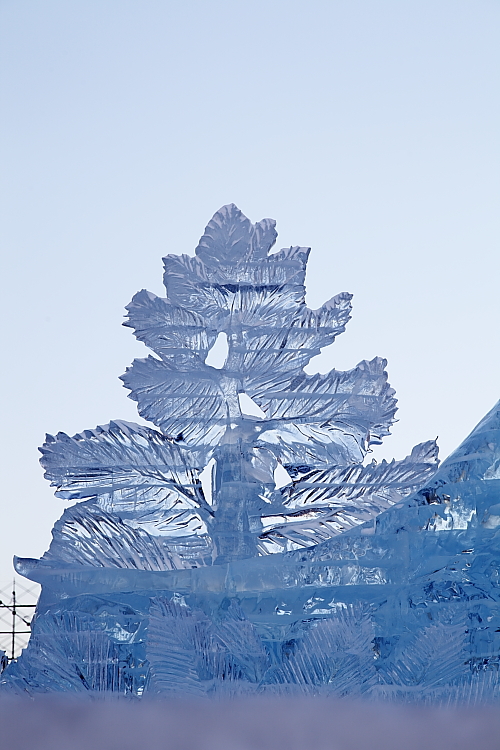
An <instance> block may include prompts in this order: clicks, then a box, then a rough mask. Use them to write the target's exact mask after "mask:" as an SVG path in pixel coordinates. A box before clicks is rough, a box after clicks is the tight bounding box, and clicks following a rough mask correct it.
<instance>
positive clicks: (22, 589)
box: [0, 579, 40, 671]
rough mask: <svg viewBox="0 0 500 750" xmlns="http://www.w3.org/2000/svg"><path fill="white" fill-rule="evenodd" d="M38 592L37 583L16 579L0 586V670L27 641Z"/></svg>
mask: <svg viewBox="0 0 500 750" xmlns="http://www.w3.org/2000/svg"><path fill="white" fill-rule="evenodd" d="M39 592H40V586H38V584H32V585H31V586H25V585H24V583H21V582H20V581H19V580H17V579H14V580H13V581H12V583H11V584H9V585H6V586H2V588H0V650H1V651H4V652H5V655H4V656H3V659H2V662H3V663H2V664H1V665H0V671H1V668H2V667H5V666H6V664H7V663H8V662H9V661H12V660H13V659H17V657H18V656H19V655H20V653H21V651H22V650H23V648H25V647H26V644H27V643H28V640H29V637H30V633H31V620H32V618H33V615H34V613H35V607H36V602H37V599H38V594H39ZM0 658H1V656H0Z"/></svg>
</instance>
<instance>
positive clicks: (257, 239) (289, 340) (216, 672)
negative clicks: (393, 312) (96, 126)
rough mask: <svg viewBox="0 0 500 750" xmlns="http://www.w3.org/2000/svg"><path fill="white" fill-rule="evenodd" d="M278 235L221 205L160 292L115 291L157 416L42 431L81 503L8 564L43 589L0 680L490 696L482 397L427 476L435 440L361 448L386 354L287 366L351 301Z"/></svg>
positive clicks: (134, 388) (498, 502)
mask: <svg viewBox="0 0 500 750" xmlns="http://www.w3.org/2000/svg"><path fill="white" fill-rule="evenodd" d="M275 239H276V233H275V230H274V222H272V221H271V220H268V219H266V220H264V221H262V222H259V223H258V224H255V225H252V224H251V223H250V221H249V220H248V219H247V218H246V217H245V216H243V214H242V213H241V212H240V211H239V210H238V209H237V208H236V207H235V206H234V205H230V206H226V207H224V208H222V209H221V210H220V211H219V212H218V213H217V214H215V216H214V217H213V219H212V220H211V222H210V223H209V225H208V226H207V228H206V230H205V234H204V235H203V237H202V239H201V240H200V244H199V245H198V247H197V249H196V257H190V256H175V255H170V256H167V257H166V258H165V259H164V260H165V276H164V280H165V286H166V289H167V296H166V298H159V297H156V296H155V295H153V294H151V293H149V292H146V291H144V290H143V291H141V292H139V293H138V294H136V295H135V297H134V298H133V300H132V302H131V303H130V305H129V306H128V308H127V310H128V321H127V323H126V325H128V326H130V327H131V328H133V329H134V331H135V335H136V336H137V338H138V339H139V340H140V341H143V342H144V343H145V344H146V345H147V346H148V347H149V348H150V349H151V350H152V351H153V352H154V354H155V356H149V357H147V358H146V359H142V360H135V361H134V363H133V364H132V366H131V367H130V368H129V369H128V370H127V372H126V374H125V375H124V376H123V378H122V379H123V381H124V384H125V386H126V387H127V388H128V389H129V390H130V391H131V393H130V396H131V398H133V399H134V400H136V401H137V404H138V409H139V413H140V414H141V415H142V416H143V417H144V418H146V419H148V420H149V421H150V422H153V423H154V424H155V425H157V427H158V428H159V429H157V430H155V429H151V428H147V427H142V426H139V425H134V424H129V423H125V422H118V421H116V422H111V423H110V424H109V425H106V426H104V427H98V428H96V429H95V430H86V431H84V432H83V433H81V434H78V435H75V436H73V437H69V436H67V435H65V434H64V433H59V434H58V435H56V436H55V437H51V436H48V437H47V441H46V443H45V444H44V446H43V448H42V449H41V450H42V464H43V466H44V468H45V470H46V477H47V479H49V480H50V481H51V483H52V485H53V486H54V487H56V494H57V495H58V496H59V497H62V498H66V499H71V500H79V501H80V502H78V503H77V504H75V505H73V506H71V507H70V508H68V509H67V510H66V511H65V512H64V514H63V516H62V517H61V519H60V520H59V521H58V522H57V523H56V524H55V527H54V531H53V540H52V543H51V545H50V548H49V550H48V551H47V552H46V553H45V555H44V556H43V557H42V558H41V560H30V559H18V560H17V563H16V565H17V570H18V571H19V572H20V573H22V574H23V575H25V576H27V577H29V578H30V579H31V580H35V581H38V582H40V583H41V584H42V595H41V597H40V601H39V604H38V608H37V614H36V618H35V621H34V625H33V633H32V637H31V640H30V644H29V647H28V649H27V651H26V652H24V653H23V655H22V656H21V658H20V659H19V660H18V661H17V662H16V663H13V664H11V665H10V666H9V668H8V669H7V670H6V671H5V672H4V673H3V675H2V684H3V689H4V690H14V691H28V692H30V693H36V692H40V691H41V692H46V691H76V692H80V691H82V690H83V691H89V690H90V691H102V690H108V691H114V692H116V693H118V694H133V695H142V694H143V693H144V692H149V693H151V694H168V693H191V694H193V695H206V694H209V695H211V694H218V693H224V694H229V695H232V694H238V693H247V692H265V691H271V692H279V693H282V692H294V691H299V692H308V693H311V692H312V693H327V694H329V693H332V694H336V695H356V694H370V695H384V696H386V697H391V698H392V697H395V698H402V699H406V700H429V701H436V700H443V701H450V700H475V699H477V698H482V697H488V698H493V697H496V696H497V674H498V663H499V646H500V644H499V643H498V642H497V640H498V638H497V635H496V632H497V629H498V630H499V632H500V623H499V622H498V612H497V604H496V601H497V594H496V593H495V592H496V591H497V588H496V587H497V585H498V582H497V578H498V565H500V563H499V562H498V560H500V550H499V549H498V543H497V542H495V539H496V535H497V533H498V527H500V510H499V508H500V496H499V491H498V481H499V480H498V478H497V476H500V474H499V470H498V465H497V464H498V463H499V462H500V458H499V456H500V448H499V440H498V434H499V433H498V431H499V424H498V422H499V416H498V414H499V412H498V410H497V411H495V410H494V411H493V412H492V413H491V414H490V415H488V417H487V418H486V419H485V421H484V422H483V423H481V425H479V426H478V428H477V429H476V431H475V432H474V433H473V434H472V435H471V436H470V438H468V440H467V441H466V442H465V443H464V444H463V446H462V447H461V448H460V449H459V450H458V451H457V453H456V454H454V455H453V456H452V457H451V458H450V459H448V460H447V461H446V462H445V463H444V464H443V466H442V467H441V469H440V470H439V471H438V472H437V473H436V470H437V447H436V445H435V443H434V442H433V441H431V442H428V443H423V444H421V445H418V446H416V447H415V448H414V449H413V451H412V452H411V454H410V455H409V456H408V457H407V458H406V459H405V460H404V461H392V462H390V463H387V462H386V461H383V462H382V463H381V464H376V463H375V462H372V463H367V464H366V463H364V461H365V457H366V454H367V452H368V451H369V447H370V444H373V443H379V442H380V441H381V440H382V439H383V437H384V436H385V435H387V434H388V433H389V429H390V426H391V423H392V421H393V417H394V413H395V411H396V401H395V398H394V391H393V389H392V388H391V387H390V386H389V384H388V383H387V375H386V373H385V369H384V368H385V365H386V362H385V360H382V359H380V358H376V359H374V360H372V361H370V362H367V361H363V362H361V363H359V364H358V365H357V366H356V367H355V368H353V369H352V370H350V371H347V372H339V371H336V370H333V371H331V372H330V373H328V374H326V375H307V374H306V373H305V372H304V367H305V365H306V364H307V363H308V362H309V361H310V359H311V358H312V357H314V356H315V355H317V354H318V353H319V352H320V350H321V347H324V346H328V345H329V344H331V343H332V342H333V341H334V339H335V337H336V336H337V335H339V334H340V333H342V332H343V331H344V328H345V325H346V323H347V321H348V320H349V316H350V300H351V295H349V294H346V293H342V294H339V295H337V296H336V297H334V298H332V299H331V300H330V301H329V302H327V303H325V304H324V305H323V306H322V307H321V308H320V309H319V310H309V309H308V308H307V307H306V305H305V302H304V294H305V290H304V276H305V268H306V262H307V255H308V250H307V249H305V248H297V247H296V248H290V249H288V250H281V251H279V252H277V253H274V254H269V250H270V249H271V247H272V245H273V244H274V242H275ZM223 339H225V341H223ZM221 341H222V343H223V344H224V343H226V349H227V353H226V358H225V362H224V364H223V365H222V366H221V367H219V366H215V362H214V365H210V364H208V362H210V361H213V360H215V359H216V357H215V356H214V357H212V355H211V352H212V351H215V350H214V347H220V342H221ZM242 405H243V409H242ZM249 412H251V413H249ZM257 415H263V416H257ZM485 435H487V437H485ZM485 440H486V442H485ZM485 446H487V447H486V448H485ZM278 466H280V467H281V477H283V476H284V477H285V480H284V482H285V483H283V481H280V482H279V485H280V486H279V487H278V486H277V485H276V483H275V477H276V476H278V474H279V472H277V471H276V470H277V467H278ZM207 467H211V469H207ZM207 471H211V476H212V487H211V492H209V493H206V494H205V493H204V491H203V487H202V481H201V478H200V475H202V472H205V475H206V472H207ZM287 475H288V477H289V478H290V481H288V482H287V480H286V477H287ZM422 488H423V489H422Z"/></svg>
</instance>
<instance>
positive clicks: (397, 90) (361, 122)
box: [0, 0, 500, 582]
mask: <svg viewBox="0 0 500 750" xmlns="http://www.w3.org/2000/svg"><path fill="white" fill-rule="evenodd" d="M499 63H500V3H499V2H498V0H495V1H494V2H493V1H491V2H488V1H486V0H469V1H467V2H464V1H462V0H449V1H448V0H432V1H426V0H415V1H414V0H396V1H390V0H345V1H340V0H307V2H306V1H305V0H300V1H295V0H265V1H264V0H251V1H250V0H246V1H245V2H240V1H239V0H226V1H222V0H179V1H176V2H173V1H172V0H161V1H159V0H140V1H139V0H134V2H131V1H129V0H61V1H55V0H44V1H43V2H35V1H34V0H30V1H29V2H26V1H25V0H1V2H0V113H1V126H0V127H1V134H0V147H1V164H0V184H1V198H0V209H1V214H2V215H1V222H0V227H1V228H0V232H1V250H2V261H1V269H2V275H1V278H2V294H1V306H2V310H1V320H2V325H1V329H2V347H1V351H2V355H3V357H2V360H3V361H2V367H1V370H0V372H1V378H2V391H1V393H2V407H3V408H2V412H3V420H2V421H3V424H2V429H1V440H2V447H1V451H0V455H1V460H2V469H1V470H2V494H1V498H0V502H1V512H2V515H1V518H2V543H1V546H0V582H3V581H8V580H9V578H10V577H11V575H12V565H11V560H12V555H13V554H18V555H20V556H26V557H38V556H40V555H41V554H42V553H43V552H44V551H45V549H46V548H47V547H48V544H49V542H50V530H51V528H52V525H53V523H54V521H55V520H56V519H57V518H58V517H59V516H60V515H61V513H62V511H63V509H64V506H65V501H62V500H57V499H55V498H54V497H53V495H52V490H51V489H50V487H49V486H48V483H47V482H46V481H45V480H44V479H43V472H42V470H41V468H40V466H39V464H38V455H39V454H38V451H37V447H38V446H39V445H41V443H42V442H43V439H44V434H45V433H46V432H48V433H52V434H54V433H56V432H58V431H64V432H67V433H69V434H74V433H75V432H80V431H81V430H83V429H87V428H93V427H95V426H96V425H97V424H105V423H107V422H108V421H109V420H110V419H125V420H129V421H141V420H140V419H139V418H138V417H137V412H136V410H135V404H134V402H132V401H131V400H130V399H128V398H127V391H126V390H125V389H124V388H123V387H122V384H121V381H119V380H118V376H119V375H121V374H122V373H123V372H124V370H125V368H126V367H127V366H128V365H129V364H130V362H131V361H132V359H133V358H134V357H137V356H139V357H141V356H145V354H146V350H145V348H144V347H143V346H142V345H141V344H138V343H137V342H135V340H134V338H133V336H132V333H131V331H130V329H126V328H123V327H121V322H122V320H123V314H124V309H123V308H124V306H125V305H126V304H127V303H128V302H129V301H130V299H131V297H132V295H133V294H134V293H135V292H136V291H137V290H139V289H141V288H147V289H149V290H150V291H152V292H155V293H156V294H160V295H161V294H163V288H162V284H161V280H162V263H161V257H162V256H163V255H165V254H166V253H192V252H193V251H194V248H195V246H196V244H197V241H198V239H199V237H200V235H201V234H202V233H203V230H204V227H205V225H206V223H207V222H208V220H209V219H210V217H211V216H212V214H213V213H214V212H215V211H216V210H217V209H218V208H219V207H220V206H222V205H223V204H225V203H229V202H234V203H236V204H237V205H238V206H239V207H240V208H241V209H242V210H243V212H244V213H245V214H247V216H249V217H250V218H251V219H252V221H257V220H259V219H261V218H263V217H273V218H275V219H276V220H277V222H278V224H277V228H278V231H279V237H278V247H286V246H289V245H291V244H293V245H297V244H298V245H306V246H311V247H312V253H311V259H310V263H309V270H308V274H307V290H308V291H307V301H308V304H309V306H311V307H318V306H319V305H321V304H322V303H323V302H324V301H325V300H326V299H328V298H329V297H331V296H333V295H334V294H337V293H338V292H342V291H349V292H352V293H353V294H354V300H353V305H354V310H353V318H352V320H351V322H350V323H349V325H348V327H347V331H346V333H344V334H343V335H342V336H341V337H339V339H338V340H337V341H336V342H335V344H334V345H333V346H332V347H330V348H329V349H328V350H325V351H324V352H323V353H322V355H321V356H320V358H318V360H317V361H316V362H315V363H313V365H312V366H310V367H309V368H308V371H309V372H313V371H318V370H319V371H321V372H324V371H327V370H329V369H330V368H332V367H336V368H338V369H350V368H351V367H354V366H355V365H356V364H357V363H358V362H359V361H360V360H362V359H371V358H373V357H375V356H377V355H379V356H383V357H386V358H387V359H388V372H389V379H390V382H391V384H392V385H393V386H394V387H395V389H396V391H397V396H398V398H399V406H400V410H399V412H398V417H399V420H400V421H399V422H398V423H397V424H396V425H395V426H394V428H393V435H392V436H391V437H390V438H387V439H386V441H385V442H384V445H383V446H382V447H381V448H379V449H377V452H376V455H377V457H378V458H380V457H386V458H391V457H393V456H394V457H396V458H398V459H400V458H403V457H404V456H405V455H407V454H408V453H409V452H410V450H411V448H412V446H413V445H414V444H416V443H418V442H421V441H423V440H427V439H430V438H434V437H436V435H438V436H439V444H440V446H441V457H442V458H445V457H446V456H447V455H448V454H449V453H450V452H451V451H452V450H453V449H454V448H456V447H457V445H458V444H459V443H460V442H461V441H462V440H463V439H464V438H465V436H466V435H467V434H468V433H469V432H470V430H471V429H472V428H473V427H474V425H475V424H476V423H477V422H478V421H479V420H480V419H481V417H482V416H483V415H484V414H485V413H486V412H487V411H488V410H489V409H490V408H491V407H492V406H493V405H494V403H495V402H496V401H497V400H498V398H499V397H500V378H499V365H500V353H499V346H498V325H499V317H500V316H499V313H500V302H499V291H498V290H499V270H500V268H499V266H500V261H499V257H500V253H499V237H500V218H499V217H500V214H499V210H498V203H499V187H500V185H499V174H500V169H499V167H500V164H499V162H500V147H499V133H500V107H499V92H500V80H499V78H500V76H499V72H500V65H499Z"/></svg>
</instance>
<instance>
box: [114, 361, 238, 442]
mask: <svg viewBox="0 0 500 750" xmlns="http://www.w3.org/2000/svg"><path fill="white" fill-rule="evenodd" d="M121 379H122V380H123V382H124V384H125V386H126V387H127V388H129V389H130V391H131V394H130V398H132V399H134V400H135V401H137V403H138V409H139V414H140V415H141V416H142V417H144V419H147V420H149V421H151V422H153V423H154V424H156V425H158V427H160V428H161V430H162V431H163V432H164V433H165V434H166V435H168V436H169V437H171V438H173V439H175V440H177V441H178V442H181V441H185V442H187V443H192V444H195V443H200V444H204V445H215V444H216V443H217V441H218V440H219V439H220V437H221V436H222V435H223V433H224V430H225V428H226V426H227V424H228V419H229V412H228V401H227V398H226V396H225V394H224V392H223V390H222V388H221V383H220V381H219V378H218V371H217V370H215V369H213V368H209V367H207V366H205V365H203V367H200V369H199V370H194V371H186V372H178V371H173V370H171V369H170V368H169V367H168V366H167V365H166V364H165V363H163V362H159V361H158V360H156V359H154V358H153V357H148V358H147V359H136V360H134V362H133V364H132V366H131V367H129V368H128V369H127V371H126V373H125V375H122V378H121ZM235 398H236V393H235ZM238 408H239V407H238Z"/></svg>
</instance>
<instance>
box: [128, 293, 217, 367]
mask: <svg viewBox="0 0 500 750" xmlns="http://www.w3.org/2000/svg"><path fill="white" fill-rule="evenodd" d="M126 309H127V311H128V317H129V320H128V321H126V322H125V323H124V324H123V325H125V326H128V327H129V328H133V329H134V333H135V336H136V338H137V339H138V340H139V341H142V342H143V343H144V344H146V346H148V347H149V348H150V349H152V350H153V351H154V352H156V353H157V354H159V355H160V357H162V358H163V359H173V360H174V362H178V360H179V359H181V361H182V359H185V358H186V357H194V358H196V359H199V360H200V362H203V361H204V360H205V357H206V355H207V352H208V350H209V349H210V347H211V346H212V345H213V343H214V341H215V338H216V335H217V334H216V332H215V331H214V330H211V329H210V328H209V327H208V326H207V324H206V321H205V319H204V318H202V317H201V316H200V315H198V314H197V313H195V312H192V311H191V310H187V309H186V308H183V307H177V306H176V305H173V304H171V302H170V301H169V300H166V299H162V298H161V297H157V296H156V295H154V294H151V292H148V291H146V290H145V289H143V290H142V291H140V292H137V294H135V295H134V297H133V298H132V302H130V304H129V305H127V308H126ZM194 366H196V363H194Z"/></svg>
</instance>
